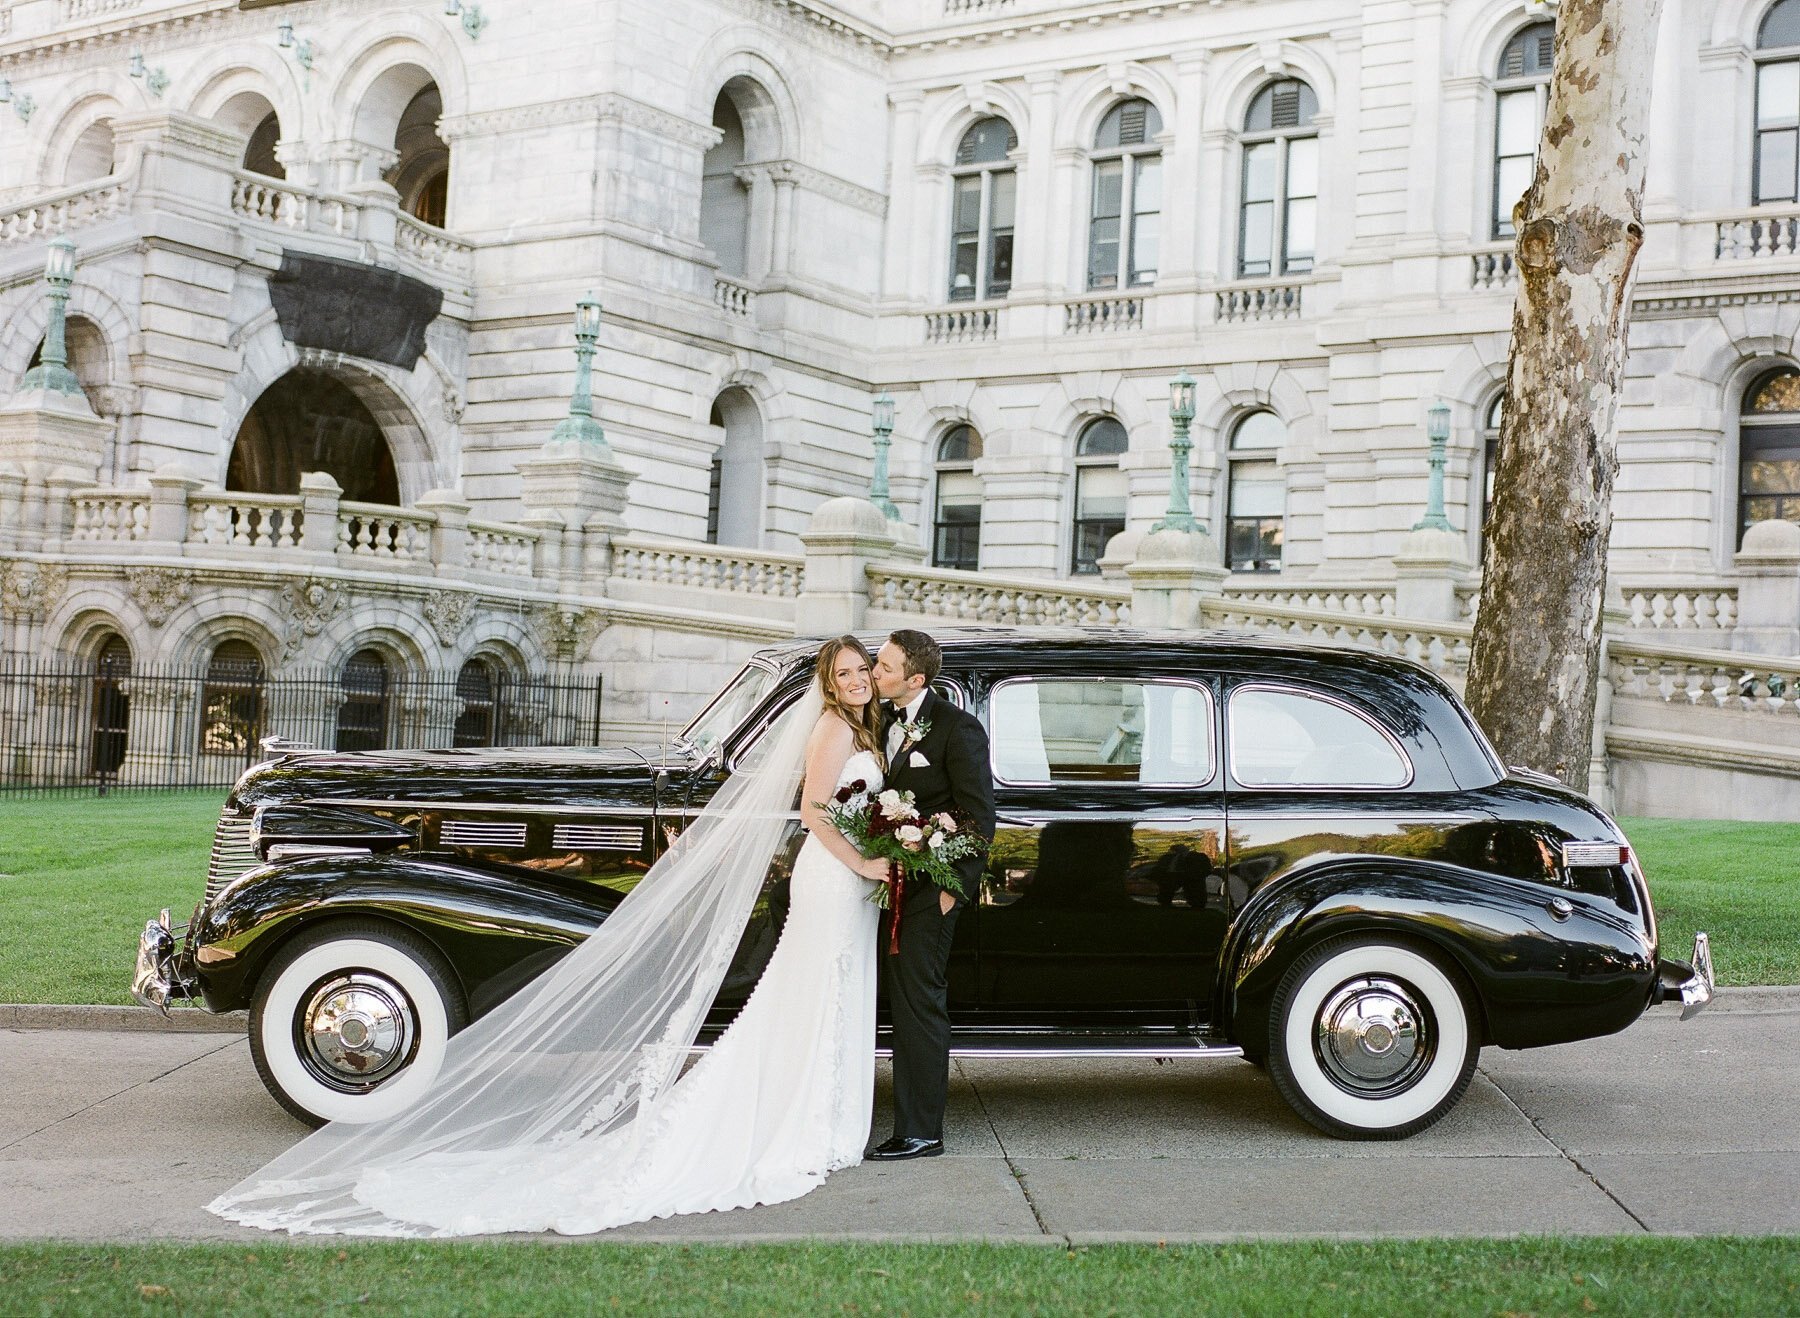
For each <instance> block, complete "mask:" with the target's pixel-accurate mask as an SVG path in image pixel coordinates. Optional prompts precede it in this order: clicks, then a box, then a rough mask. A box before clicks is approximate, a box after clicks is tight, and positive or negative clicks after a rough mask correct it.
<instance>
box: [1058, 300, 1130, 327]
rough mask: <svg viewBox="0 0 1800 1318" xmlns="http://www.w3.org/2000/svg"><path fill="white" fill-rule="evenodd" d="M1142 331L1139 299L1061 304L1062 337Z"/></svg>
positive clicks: (1078, 301) (1082, 301)
mask: <svg viewBox="0 0 1800 1318" xmlns="http://www.w3.org/2000/svg"><path fill="white" fill-rule="evenodd" d="M1143 327H1144V299H1143V298H1141V297H1087V298H1080V299H1078V300H1076V301H1074V302H1065V303H1063V333H1064V334H1103V333H1106V332H1108V331H1111V330H1135V329H1142V328H1143Z"/></svg>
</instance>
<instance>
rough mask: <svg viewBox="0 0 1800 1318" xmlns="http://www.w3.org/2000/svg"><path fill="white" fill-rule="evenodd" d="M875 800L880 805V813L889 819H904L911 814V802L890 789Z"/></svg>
mask: <svg viewBox="0 0 1800 1318" xmlns="http://www.w3.org/2000/svg"><path fill="white" fill-rule="evenodd" d="M875 799H876V800H877V801H879V802H880V803H881V813H882V814H884V815H886V816H887V817H888V818H889V819H905V818H906V817H907V816H908V815H910V814H912V812H913V811H912V802H911V801H909V800H907V799H906V797H905V796H903V795H902V794H901V793H899V792H896V791H895V790H894V789H893V788H891V787H890V788H889V789H888V790H887V791H885V792H883V793H882V794H881V795H880V796H878V797H876V798H875Z"/></svg>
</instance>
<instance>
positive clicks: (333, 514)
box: [300, 471, 344, 554]
mask: <svg viewBox="0 0 1800 1318" xmlns="http://www.w3.org/2000/svg"><path fill="white" fill-rule="evenodd" d="M343 497H344V491H343V488H342V487H341V486H340V485H339V484H338V483H337V482H336V481H335V480H333V479H332V478H331V473H330V472H325V471H303V472H301V473H300V510H301V521H300V548H301V549H302V550H304V551H305V552H306V553H309V554H335V553H337V531H338V502H339V500H341V499H342V498H343Z"/></svg>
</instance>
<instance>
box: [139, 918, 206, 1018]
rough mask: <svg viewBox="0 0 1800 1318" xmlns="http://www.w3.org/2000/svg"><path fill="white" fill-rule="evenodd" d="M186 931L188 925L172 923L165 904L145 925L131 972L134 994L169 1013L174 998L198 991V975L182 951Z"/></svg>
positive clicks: (149, 1005)
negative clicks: (182, 936)
mask: <svg viewBox="0 0 1800 1318" xmlns="http://www.w3.org/2000/svg"><path fill="white" fill-rule="evenodd" d="M186 931H187V928H186V926H185V925H183V926H181V927H180V928H173V929H172V928H170V927H169V912H168V908H167V907H165V908H164V909H163V911H162V913H161V914H160V915H158V916H157V918H156V919H154V920H151V921H149V922H148V923H146V924H145V925H144V934H143V937H141V938H139V939H138V954H137V969H136V970H135V971H134V972H133V974H132V976H131V996H132V997H134V998H136V999H137V1000H138V1001H139V1002H141V1003H143V1005H144V1006H146V1007H154V1008H155V1009H156V1010H157V1011H160V1012H161V1013H162V1014H163V1015H165V1016H167V1015H168V1014H169V999H170V998H191V997H194V996H195V993H196V987H197V986H196V982H195V979H194V977H193V975H192V974H191V973H189V972H188V971H187V969H186V968H185V967H184V965H183V956H182V953H181V942H180V937H179V936H180V935H181V934H183V933H185V932H186Z"/></svg>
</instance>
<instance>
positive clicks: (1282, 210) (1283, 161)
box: [1269, 137, 1288, 275]
mask: <svg viewBox="0 0 1800 1318" xmlns="http://www.w3.org/2000/svg"><path fill="white" fill-rule="evenodd" d="M1287 176H1288V139H1287V138H1285V137H1278V138H1276V139H1275V196H1274V199H1273V202H1274V204H1273V205H1271V206H1270V207H1269V211H1270V214H1269V232H1270V235H1271V237H1270V245H1269V273H1270V274H1271V275H1285V274H1286V273H1287V208H1288V195H1287V193H1288V187H1287Z"/></svg>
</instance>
